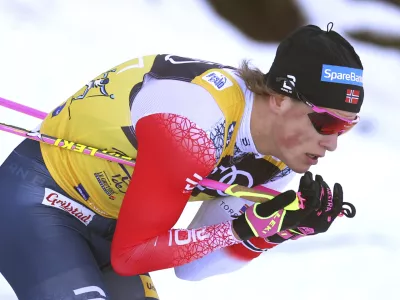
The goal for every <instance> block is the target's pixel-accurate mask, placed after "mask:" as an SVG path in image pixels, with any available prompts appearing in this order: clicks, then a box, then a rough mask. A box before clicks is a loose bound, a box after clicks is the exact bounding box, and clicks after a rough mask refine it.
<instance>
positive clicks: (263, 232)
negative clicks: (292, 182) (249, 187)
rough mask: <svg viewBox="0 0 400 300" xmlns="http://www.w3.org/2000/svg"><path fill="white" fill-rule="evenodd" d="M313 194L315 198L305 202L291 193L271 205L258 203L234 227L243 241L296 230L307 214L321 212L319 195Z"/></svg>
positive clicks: (273, 200) (286, 193) (280, 195)
mask: <svg viewBox="0 0 400 300" xmlns="http://www.w3.org/2000/svg"><path fill="white" fill-rule="evenodd" d="M314 185H317V183H314ZM314 190H315V189H314ZM314 190H312V192H314ZM314 193H315V195H312V197H307V198H306V199H304V197H302V196H299V195H298V194H296V192H295V191H293V190H289V191H286V192H284V193H282V194H279V195H278V196H276V197H274V198H273V199H272V200H270V201H266V202H263V203H255V204H253V205H252V206H250V207H249V208H247V209H246V212H245V213H244V214H242V215H240V216H239V217H238V218H237V219H234V220H233V221H232V227H233V229H234V231H235V232H236V234H237V235H238V236H239V238H240V239H241V240H248V239H250V238H252V237H261V238H266V237H269V236H272V235H274V234H276V233H277V232H280V231H282V230H287V229H291V228H294V227H296V226H297V225H298V224H300V221H301V220H303V219H304V218H305V217H306V216H307V215H308V214H310V213H311V212H312V211H315V210H316V209H318V208H319V206H320V200H319V195H318V194H317V192H314ZM305 194H307V192H305ZM307 195H308V194H307ZM307 195H306V196H307Z"/></svg>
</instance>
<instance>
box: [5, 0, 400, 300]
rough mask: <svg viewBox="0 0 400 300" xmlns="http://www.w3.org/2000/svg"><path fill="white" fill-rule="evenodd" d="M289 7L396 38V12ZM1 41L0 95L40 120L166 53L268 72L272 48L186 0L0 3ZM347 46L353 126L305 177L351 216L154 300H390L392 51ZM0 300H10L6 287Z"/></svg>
mask: <svg viewBox="0 0 400 300" xmlns="http://www.w3.org/2000/svg"><path fill="white" fill-rule="evenodd" d="M298 2H299V3H300V4H301V7H302V8H303V10H304V12H305V14H306V16H307V17H308V18H309V20H311V21H310V23H313V24H316V25H319V26H321V27H323V28H324V27H325V26H326V24H327V23H328V22H330V21H332V22H334V29H335V30H338V31H340V32H343V31H344V30H353V29H368V30H376V31H377V32H381V33H393V34H399V35H400V30H399V28H400V11H399V10H394V9H393V6H391V5H389V4H384V3H380V4H377V3H372V2H369V1H350V0H324V1H315V0H298ZM288 18H290V16H288ZM284 21H285V20H282V22H284ZM0 40H1V56H0V66H1V71H2V72H1V73H0V82H1V91H0V95H1V96H2V97H5V98H7V99H11V100H14V101H17V102H19V103H22V104H26V105H31V106H34V107H35V108H37V109H41V110H44V111H50V110H51V109H52V108H54V107H55V106H56V105H58V104H59V103H60V102H62V101H64V100H65V99H66V98H67V97H69V96H70V95H71V94H72V93H73V92H75V91H76V89H77V88H78V87H80V86H82V83H85V82H87V81H88V80H90V79H92V77H93V76H95V75H96V74H100V73H101V72H103V71H104V70H105V69H107V68H109V67H111V66H114V65H117V64H119V63H121V62H123V61H126V60H128V59H131V58H134V57H137V56H140V55H143V54H153V53H174V54H180V55H185V56H190V57H197V58H201V59H205V60H211V61H218V62H221V63H226V64H230V65H237V64H238V63H239V62H240V60H241V59H243V58H250V59H252V62H253V64H255V65H257V66H259V67H260V68H261V69H262V70H264V71H267V70H268V68H269V66H270V64H271V62H272V60H273V58H274V53H275V49H276V46H277V45H276V44H262V43H257V42H252V41H249V40H248V39H246V37H244V36H243V35H242V34H241V33H240V32H238V31H237V30H236V29H235V28H233V27H232V26H230V24H229V23H227V22H226V21H224V20H222V19H219V18H218V17H217V16H216V14H215V13H214V12H213V11H212V10H211V9H210V7H208V6H207V5H206V4H205V2H204V1H194V0H185V1H181V0H169V1H163V0H147V1H144V0H132V1H127V0H113V1H106V0H97V1H93V0H92V1H79V0H69V1H60V0H51V1H50V0H41V1H33V0H24V1H22V0H14V1H2V2H0ZM350 41H351V42H353V43H354V46H355V48H356V49H357V51H358V53H359V55H360V56H361V58H362V61H363V64H364V68H365V71H364V84H365V91H366V98H365V104H364V106H363V109H362V115H361V123H360V124H359V125H358V126H357V127H356V128H355V129H354V131H353V132H351V133H349V134H348V135H345V136H343V137H342V138H340V142H339V150H338V151H336V152H334V153H329V154H328V155H327V157H326V158H325V159H324V160H322V161H321V162H320V163H319V164H318V166H316V167H314V168H313V169H311V171H313V172H314V173H320V174H322V175H323V176H324V178H325V179H326V180H327V181H328V183H329V184H331V185H332V184H333V183H335V182H336V181H339V182H340V183H341V184H342V185H343V189H344V193H345V197H346V198H345V199H346V201H350V202H352V203H353V204H355V205H356V207H357V216H356V217H355V218H354V219H345V218H343V219H340V220H338V221H337V222H335V224H334V225H333V226H332V228H331V229H330V230H329V232H328V233H326V234H323V235H318V236H316V237H311V238H306V239H302V240H299V241H296V242H288V243H286V244H283V245H282V246H280V247H278V248H275V249H274V250H273V251H270V252H268V253H266V254H265V255H263V257H262V258H260V259H257V260H255V261H253V262H252V263H251V264H249V265H248V266H247V267H246V268H244V269H243V270H241V271H238V272H236V273H232V274H227V275H223V276H217V277H212V278H209V279H206V280H204V281H201V282H185V281H182V280H179V279H177V278H176V277H175V275H174V273H173V270H163V271H157V272H153V273H152V278H153V280H154V283H155V285H156V288H157V290H158V292H159V295H160V298H161V299H174V300H179V299H191V300H197V299H230V298H233V297H234V298H235V299H236V298H237V299H240V298H241V299H243V298H246V299H260V298H268V299H275V298H277V299H297V300H314V299H321V298H323V299H325V300H330V299H346V300H347V299H349V300H350V299H351V300H358V299H363V300H366V299H368V300H369V299H371V300H372V299H387V300H391V299H397V297H396V296H394V295H395V293H396V284H397V280H396V279H397V276H396V275H397V274H396V273H395V271H397V269H399V267H400V258H399V255H398V253H399V250H400V249H399V246H400V235H399V234H398V232H397V231H398V222H397V219H398V215H397V210H396V208H397V207H396V206H395V205H396V203H397V202H398V201H399V200H398V199H397V194H396V190H395V191H392V190H391V189H392V188H393V187H396V186H397V184H398V177H397V175H396V171H397V169H398V168H400V162H399V159H398V158H397V157H398V153H399V151H398V150H399V146H400V135H399V134H398V133H397V132H396V130H397V129H399V128H400V118H398V117H397V115H399V112H400V109H399V108H400V105H399V104H398V103H397V101H398V100H399V98H398V92H397V86H398V78H399V73H400V52H399V51H395V50H390V49H387V48H381V47H378V46H372V45H368V44H365V43H361V42H357V41H354V40H352V39H350ZM0 116H1V117H0V120H1V122H5V123H10V124H15V125H18V126H20V127H26V128H33V127H35V126H36V125H37V124H38V121H37V120H34V119H32V118H28V117H21V115H20V114H18V113H15V112H10V111H9V110H6V109H3V108H0ZM0 141H1V147H0V162H2V161H3V160H4V159H6V157H7V155H8V154H9V153H10V151H11V150H12V149H13V147H14V146H15V145H16V144H17V143H18V142H19V141H20V138H19V137H16V136H12V135H10V134H8V133H0ZM295 186H296V182H295V183H294V184H293V187H295ZM2 200H4V199H2ZM197 207H198V204H197V203H195V204H189V205H188V206H187V208H186V209H185V212H184V214H183V216H182V217H181V219H180V220H179V222H178V223H177V225H176V226H178V227H179V226H185V225H187V224H188V223H189V221H190V220H191V217H192V216H193V214H194V213H195V211H196V208H197ZM0 299H3V300H15V299H16V297H15V296H14V294H13V292H12V290H11V288H10V287H9V286H8V284H7V283H6V282H5V281H4V280H0Z"/></svg>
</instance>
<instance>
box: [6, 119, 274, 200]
mask: <svg viewBox="0 0 400 300" xmlns="http://www.w3.org/2000/svg"><path fill="white" fill-rule="evenodd" d="M0 130H2V131H5V132H9V133H13V134H16V135H19V136H22V137H25V138H29V139H31V140H34V141H38V142H41V143H44V144H47V145H52V146H56V147H60V148H62V149H66V150H70V151H74V152H78V153H81V154H85V155H89V156H93V157H98V158H102V159H106V160H108V161H112V162H116V163H120V164H124V165H128V166H131V167H134V166H135V161H134V159H133V158H131V157H129V156H124V155H121V154H119V153H115V152H111V151H107V150H101V149H98V148H96V147H91V146H87V145H84V144H79V143H75V142H73V141H68V140H65V139H61V138H56V137H52V136H49V135H46V134H41V133H40V132H38V131H29V130H27V129H24V128H20V127H17V126H13V125H8V124H5V123H1V122H0ZM199 184H200V185H202V186H204V187H208V188H211V189H215V190H219V191H222V192H225V193H227V194H229V195H232V196H235V197H240V198H243V199H247V200H250V201H253V202H263V201H266V199H272V198H273V197H274V196H276V195H278V194H279V192H277V191H275V190H272V189H269V188H266V187H263V186H257V187H255V188H246V187H244V186H240V185H236V184H234V185H229V184H226V183H222V182H219V181H216V180H211V179H207V178H204V179H202V180H200V181H199ZM257 191H260V192H262V193H258V192H257Z"/></svg>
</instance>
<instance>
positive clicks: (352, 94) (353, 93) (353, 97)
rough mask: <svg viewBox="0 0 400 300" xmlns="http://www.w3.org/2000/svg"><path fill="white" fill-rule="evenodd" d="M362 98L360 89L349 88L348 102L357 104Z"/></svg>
mask: <svg viewBox="0 0 400 300" xmlns="http://www.w3.org/2000/svg"><path fill="white" fill-rule="evenodd" d="M359 98H360V91H358V90H347V93H346V103H351V104H357V103H358V99H359Z"/></svg>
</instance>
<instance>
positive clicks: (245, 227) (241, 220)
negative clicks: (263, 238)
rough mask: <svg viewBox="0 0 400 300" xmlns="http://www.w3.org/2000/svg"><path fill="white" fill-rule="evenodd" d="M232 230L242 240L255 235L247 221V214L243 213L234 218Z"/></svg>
mask: <svg viewBox="0 0 400 300" xmlns="http://www.w3.org/2000/svg"><path fill="white" fill-rule="evenodd" d="M232 232H233V233H234V235H235V236H236V237H237V238H238V239H239V240H242V241H247V240H249V239H251V238H252V237H254V233H253V231H252V230H251V228H250V226H249V224H248V223H247V220H246V215H245V214H242V215H240V216H239V217H238V218H236V219H234V220H232Z"/></svg>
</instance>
